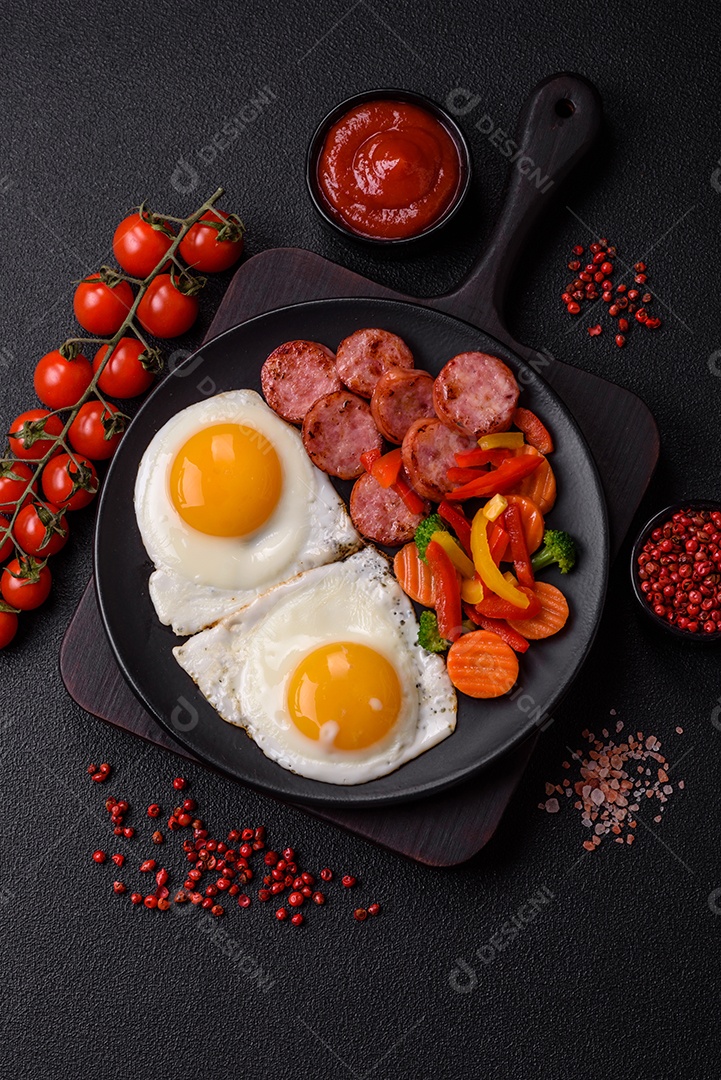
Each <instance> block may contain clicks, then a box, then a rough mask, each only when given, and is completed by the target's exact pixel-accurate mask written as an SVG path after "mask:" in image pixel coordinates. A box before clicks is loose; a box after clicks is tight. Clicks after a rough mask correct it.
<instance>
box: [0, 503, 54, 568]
mask: <svg viewBox="0 0 721 1080" xmlns="http://www.w3.org/2000/svg"><path fill="white" fill-rule="evenodd" d="M43 518H44V519H45V520H43ZM0 528H2V522H0ZM48 532H49V533H50V535H49V536H48V539H47V541H46V540H45V535H46V533H48ZM69 535H70V530H69V529H68V522H67V518H66V516H65V513H64V512H63V511H62V510H60V509H59V508H58V507H57V506H54V505H53V504H52V503H32V504H31V505H29V506H24V507H23V508H22V510H21V511H20V513H19V514H18V516H17V517H16V518H15V527H14V529H13V536H14V537H15V540H16V541H17V543H18V544H19V545H20V547H21V548H22V549H23V551H24V552H25V554H26V555H33V556H35V557H36V558H38V559H47V558H48V557H49V556H50V555H57V553H58V552H59V551H61V550H62V549H63V548H64V547H65V545H66V544H67V542H68V537H69ZM2 561H4V560H3V559H2V548H0V562H2Z"/></svg>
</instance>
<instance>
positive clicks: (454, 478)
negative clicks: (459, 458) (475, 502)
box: [446, 465, 488, 484]
mask: <svg viewBox="0 0 721 1080" xmlns="http://www.w3.org/2000/svg"><path fill="white" fill-rule="evenodd" d="M482 476H488V470H487V469H462V468H461V467H460V465H451V467H450V469H446V479H447V480H448V483H449V484H469V483H470V482H471V480H478V479H480V477H482Z"/></svg>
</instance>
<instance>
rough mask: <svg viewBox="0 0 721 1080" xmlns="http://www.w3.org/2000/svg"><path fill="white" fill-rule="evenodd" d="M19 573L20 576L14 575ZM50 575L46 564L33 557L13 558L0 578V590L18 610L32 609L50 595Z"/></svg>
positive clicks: (8, 602)
mask: <svg viewBox="0 0 721 1080" xmlns="http://www.w3.org/2000/svg"><path fill="white" fill-rule="evenodd" d="M18 574H21V575H23V576H22V577H17V576H16V575H18ZM51 584H52V575H51V573H50V571H49V570H48V568H47V566H42V565H41V564H39V563H37V562H36V560H35V559H27V560H24V565H21V563H20V560H19V559H13V560H12V561H11V562H9V563H8V564H7V566H6V567H5V569H4V570H3V573H2V578H0V592H2V595H3V599H4V600H5V602H6V603H7V604H10V606H11V607H14V608H18V609H19V610H20V611H33V610H34V609H35V608H38V607H40V605H41V604H44V603H45V601H46V600H47V598H48V596H49V595H50V586H51Z"/></svg>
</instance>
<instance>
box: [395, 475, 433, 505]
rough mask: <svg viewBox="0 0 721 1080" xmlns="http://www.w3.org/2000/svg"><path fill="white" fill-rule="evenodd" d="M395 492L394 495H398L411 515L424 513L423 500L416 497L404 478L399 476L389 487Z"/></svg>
mask: <svg viewBox="0 0 721 1080" xmlns="http://www.w3.org/2000/svg"><path fill="white" fill-rule="evenodd" d="M390 486H391V487H392V489H393V491H395V493H396V495H400V497H401V499H403V502H404V503H405V504H406V506H407V507H408V509H409V510H410V512H411V513H412V514H424V513H425V511H426V503H425V500H424V499H422V498H421V497H420V495H417V494H416V493H415V491H414V490H413V488H412V487H410V485H409V484H408V483H407V479H404V476H399V477H398V479H397V480H396V481H395V482H394V483H393V484H391V485H390Z"/></svg>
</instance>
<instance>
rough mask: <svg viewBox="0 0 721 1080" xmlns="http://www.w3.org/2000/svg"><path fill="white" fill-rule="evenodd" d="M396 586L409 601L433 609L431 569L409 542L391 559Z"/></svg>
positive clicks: (413, 544) (412, 543) (414, 546)
mask: <svg viewBox="0 0 721 1080" xmlns="http://www.w3.org/2000/svg"><path fill="white" fill-rule="evenodd" d="M393 570H394V571H395V575H396V578H397V579H398V584H399V585H400V587H401V588H402V589H403V592H404V593H406V595H407V596H410V598H411V600H415V601H416V603H418V604H423V606H424V607H433V575H432V574H431V568H430V566H428V564H427V563H424V562H423V560H422V559H421V557H420V555H419V554H418V548H417V547H416V545H415V543H414V542H413V541H411V543H410V544H406V545H405V546H404V547H402V548H401V550H400V551H397V552H396V554H395V558H394V559H393Z"/></svg>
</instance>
